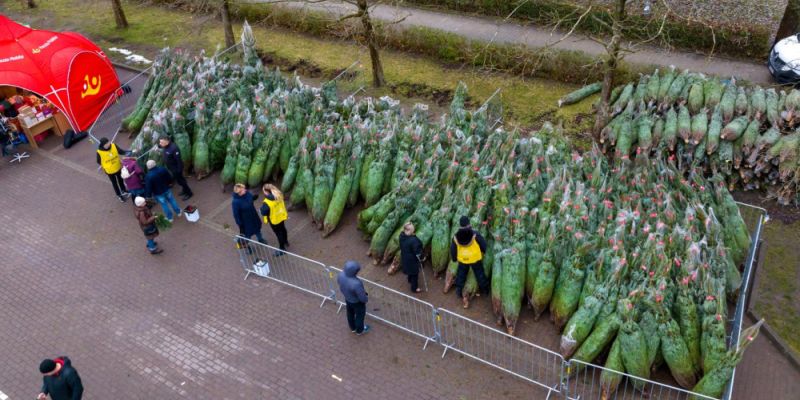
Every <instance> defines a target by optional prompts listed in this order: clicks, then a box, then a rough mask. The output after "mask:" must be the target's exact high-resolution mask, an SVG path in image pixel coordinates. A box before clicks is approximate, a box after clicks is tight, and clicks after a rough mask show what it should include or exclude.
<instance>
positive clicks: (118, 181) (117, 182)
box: [108, 170, 125, 196]
mask: <svg viewBox="0 0 800 400" xmlns="http://www.w3.org/2000/svg"><path fill="white" fill-rule="evenodd" d="M108 179H111V186H114V193H116V194H117V196H122V193H123V192H125V181H123V180H122V170H120V171H117V173H116V174H108Z"/></svg>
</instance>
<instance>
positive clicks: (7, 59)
mask: <svg viewBox="0 0 800 400" xmlns="http://www.w3.org/2000/svg"><path fill="white" fill-rule="evenodd" d="M0 86H16V87H19V88H22V89H24V90H28V91H30V92H33V93H36V94H37V95H39V96H41V97H44V98H46V99H47V100H48V101H49V102H51V103H53V105H55V106H56V107H58V109H59V110H61V111H62V112H63V113H64V115H66V116H67V118H68V119H69V123H70V125H72V128H73V129H74V130H75V131H76V132H80V131H84V130H86V129H88V128H90V127H91V126H92V124H93V123H94V122H95V121H96V120H97V118H98V117H99V116H100V114H101V113H102V112H103V111H104V110H105V109H106V108H107V107H108V106H109V105H110V104H111V103H112V102H113V101H114V100H115V99H116V96H117V93H118V89H119V88H120V84H119V79H118V78H117V74H116V72H115V71H114V67H113V66H112V65H111V62H110V61H109V60H108V58H107V57H106V55H105V54H104V53H103V51H102V50H100V48H99V47H97V46H96V45H95V44H94V43H92V42H91V41H89V39H86V38H85V37H83V36H82V35H80V34H77V33H74V32H60V33H59V32H50V31H43V30H36V29H31V28H28V27H25V26H23V25H20V24H18V23H16V22H14V21H12V20H10V19H9V18H7V17H6V16H4V15H2V14H0Z"/></svg>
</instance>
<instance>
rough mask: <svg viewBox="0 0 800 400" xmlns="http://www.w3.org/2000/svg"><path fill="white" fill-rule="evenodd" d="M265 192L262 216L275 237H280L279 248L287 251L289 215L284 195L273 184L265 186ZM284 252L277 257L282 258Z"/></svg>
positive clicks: (276, 253)
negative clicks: (287, 222) (287, 221)
mask: <svg viewBox="0 0 800 400" xmlns="http://www.w3.org/2000/svg"><path fill="white" fill-rule="evenodd" d="M262 191H263V192H264V204H263V205H262V206H261V215H262V216H263V217H264V223H265V224H269V226H270V228H272V231H273V232H275V236H277V237H278V247H280V249H281V250H286V247H288V246H289V234H288V233H287V232H286V224H285V222H286V220H287V219H289V213H288V212H287V211H286V204H284V202H283V193H281V191H280V189H278V188H277V187H275V185H272V184H269V183H267V184H265V185H264V187H263V188H262ZM283 254H284V253H283V252H282V251H276V252H275V256H282V255H283Z"/></svg>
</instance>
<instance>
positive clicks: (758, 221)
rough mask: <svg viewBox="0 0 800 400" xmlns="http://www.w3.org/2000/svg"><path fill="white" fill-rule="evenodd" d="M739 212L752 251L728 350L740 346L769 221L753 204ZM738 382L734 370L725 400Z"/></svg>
mask: <svg viewBox="0 0 800 400" xmlns="http://www.w3.org/2000/svg"><path fill="white" fill-rule="evenodd" d="M738 205H739V212H740V214H741V215H742V218H743V219H744V221H745V223H746V224H747V226H748V228H749V229H750V250H749V251H748V253H747V259H746V260H745V263H744V270H743V272H742V284H741V286H740V287H739V298H738V299H737V302H736V311H735V312H734V315H733V321H732V322H731V335H730V339H729V341H728V348H733V347H737V348H738V346H739V337H740V335H741V333H742V325H743V324H744V318H745V313H746V311H747V310H746V309H747V303H748V296H750V292H751V290H750V289H751V288H750V286H751V283H752V282H753V277H754V276H755V267H756V262H757V259H756V254H757V253H758V246H759V242H760V241H761V231H762V229H763V227H764V224H765V223H766V222H767V221H769V214H768V213H767V210H765V209H763V208H761V207H757V206H754V205H751V204H746V203H738ZM735 380H736V369H734V370H733V374H732V375H731V380H730V382H728V387H727V389H726V390H725V395H724V396H723V397H722V399H723V400H731V398H732V397H733V382H734V381H735Z"/></svg>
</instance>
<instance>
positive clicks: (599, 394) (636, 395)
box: [561, 360, 717, 400]
mask: <svg viewBox="0 0 800 400" xmlns="http://www.w3.org/2000/svg"><path fill="white" fill-rule="evenodd" d="M565 365H566V367H565V369H564V382H563V385H562V388H561V389H562V391H563V393H564V397H566V398H567V399H576V400H577V399H606V400H616V399H620V400H622V399H624V400H634V399H642V400H644V399H658V400H701V399H702V400H717V399H714V398H713V397H708V396H704V395H701V394H697V393H693V392H690V391H688V390H684V389H680V388H676V387H674V386H670V385H665V384H663V383H658V382H654V381H651V380H648V379H642V378H637V377H635V376H633V375H628V374H625V373H622V372H619V371H614V370H611V369H607V368H604V367H601V366H598V365H594V364H590V363H585V362H582V361H578V360H570V361H567V362H566V363H565Z"/></svg>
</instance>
